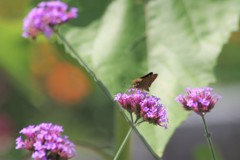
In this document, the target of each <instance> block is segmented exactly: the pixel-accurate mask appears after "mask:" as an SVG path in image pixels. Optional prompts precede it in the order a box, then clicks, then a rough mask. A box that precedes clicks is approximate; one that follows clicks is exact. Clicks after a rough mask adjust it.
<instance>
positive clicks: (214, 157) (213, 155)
mask: <svg viewBox="0 0 240 160" xmlns="http://www.w3.org/2000/svg"><path fill="white" fill-rule="evenodd" d="M201 117H202V121H203V125H204V129H205V133H206V138H207V141H208V146H209V149H210V152H211V154H212V159H213V160H216V156H215V153H214V149H213V144H212V139H211V134H210V133H209V131H208V127H207V124H206V121H205V117H204V115H201Z"/></svg>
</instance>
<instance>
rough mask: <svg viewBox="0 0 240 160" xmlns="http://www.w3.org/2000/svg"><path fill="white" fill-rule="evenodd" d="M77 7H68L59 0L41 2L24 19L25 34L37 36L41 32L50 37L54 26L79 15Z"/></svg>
mask: <svg viewBox="0 0 240 160" xmlns="http://www.w3.org/2000/svg"><path fill="white" fill-rule="evenodd" d="M77 12H78V10H77V8H70V9H69V8H68V5H67V4H66V3H63V2H61V1H59V0H54V1H49V2H40V3H39V4H38V5H37V7H35V8H33V9H32V10H31V11H30V12H29V14H28V15H27V16H26V17H25V19H24V24H23V30H24V31H23V36H24V37H26V38H28V37H31V38H33V39H34V38H36V37H37V36H38V35H39V34H40V33H43V34H45V35H46V36H47V37H50V36H51V35H52V33H53V29H54V26H56V25H59V24H62V23H65V22H67V21H68V20H70V19H73V18H76V17H77Z"/></svg>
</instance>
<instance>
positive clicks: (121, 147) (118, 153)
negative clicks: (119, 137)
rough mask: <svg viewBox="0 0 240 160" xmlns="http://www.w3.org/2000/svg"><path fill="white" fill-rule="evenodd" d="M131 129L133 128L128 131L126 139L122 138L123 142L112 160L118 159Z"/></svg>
mask: <svg viewBox="0 0 240 160" xmlns="http://www.w3.org/2000/svg"><path fill="white" fill-rule="evenodd" d="M133 128H134V127H133V126H132V127H131V128H130V129H129V130H128V133H127V135H126V137H125V138H124V140H123V142H122V144H121V146H120V147H119V149H118V151H117V153H116V155H115V156H114V158H113V160H117V159H118V157H119V155H120V153H121V151H122V150H123V147H124V145H125V144H126V142H127V140H128V138H129V136H130V135H131V132H132V130H133Z"/></svg>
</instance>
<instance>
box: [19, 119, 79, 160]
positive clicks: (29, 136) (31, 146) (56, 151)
mask: <svg viewBox="0 0 240 160" xmlns="http://www.w3.org/2000/svg"><path fill="white" fill-rule="evenodd" d="M61 132H63V127H61V126H59V125H53V124H51V123H42V124H40V125H36V126H35V125H30V126H28V127H26V128H23V129H22V130H21V131H20V133H21V134H23V135H24V136H20V137H18V138H17V139H16V149H26V150H29V151H32V152H33V153H32V158H33V159H34V160H58V159H65V160H67V159H69V158H72V157H74V156H75V155H76V151H75V149H74V144H73V143H72V142H71V141H69V140H68V137H67V136H61Z"/></svg>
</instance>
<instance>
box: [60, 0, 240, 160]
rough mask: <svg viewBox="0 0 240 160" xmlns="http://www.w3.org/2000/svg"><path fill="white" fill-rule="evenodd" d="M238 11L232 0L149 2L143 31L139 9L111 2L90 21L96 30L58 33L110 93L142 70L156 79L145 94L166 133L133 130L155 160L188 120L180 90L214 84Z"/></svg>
mask: <svg viewBox="0 0 240 160" xmlns="http://www.w3.org/2000/svg"><path fill="white" fill-rule="evenodd" d="M238 6H239V4H238V3H237V1H236V3H234V2H232V1H211V0H204V1H195V0H182V1H179V0H172V1H165V0H157V1H154V0H152V1H149V2H148V3H147V4H146V6H145V7H146V8H145V18H146V31H145V25H144V14H143V6H142V5H141V4H138V3H137V2H135V1H130V0H116V1H113V2H112V3H111V5H110V6H109V7H108V8H107V10H106V12H105V14H104V16H103V18H102V19H101V22H96V24H97V23H99V26H98V25H95V24H92V25H90V26H89V27H86V28H81V29H75V30H71V28H70V27H68V28H65V29H66V30H65V31H64V34H65V36H66V37H67V38H68V41H70V43H72V44H73V45H74V48H75V49H76V50H77V51H78V53H79V55H80V56H81V57H83V59H85V60H86V62H87V63H88V65H90V66H91V68H92V69H93V70H94V72H95V73H96V75H97V76H98V77H99V78H100V80H101V81H103V82H104V84H105V85H106V86H107V87H108V89H109V90H110V91H111V93H112V94H115V93H117V92H122V91H125V90H126V88H128V87H130V85H131V80H132V79H134V78H136V77H138V76H141V75H144V74H146V72H147V70H150V71H153V72H156V73H158V74H159V77H158V79H157V81H156V82H155V83H154V84H153V87H152V88H153V89H152V90H151V91H152V93H154V94H155V95H156V96H159V97H161V98H162V101H163V103H164V104H165V105H166V106H167V107H168V115H169V121H170V124H169V129H168V130H163V129H162V128H161V127H157V126H156V127H155V126H153V125H149V124H143V125H141V126H140V128H139V131H140V133H141V135H142V137H143V138H144V139H145V141H146V142H147V144H148V145H149V146H150V147H151V148H152V150H153V152H154V153H156V154H157V155H158V156H160V157H161V156H162V154H163V151H164V148H165V146H166V144H167V142H168V140H169V138H170V137H171V135H172V134H173V133H174V130H175V129H176V128H177V127H178V126H179V125H180V124H181V123H182V121H183V120H185V119H186V117H187V115H188V113H187V112H185V111H184V110H183V109H182V108H181V107H180V106H178V105H177V103H176V102H175V101H174V98H175V97H176V96H177V95H178V94H179V93H180V92H183V91H184V90H183V89H184V88H185V87H188V86H190V87H200V86H204V85H208V84H209V83H211V82H214V80H215V79H214V76H213V68H214V66H215V65H216V59H217V56H218V54H219V52H220V51H221V47H222V46H223V44H224V43H225V42H226V41H227V39H228V37H229V33H230V32H231V31H233V30H236V29H237V24H238V23H237V22H238V13H239V10H238V8H237V7H238ZM145 32H146V33H145ZM90 33H91V34H90ZM145 34H146V39H147V49H148V54H146V48H145V40H144V38H143V37H145ZM80 37H82V38H80ZM84 39H86V40H87V41H85V40H84ZM77 41H78V43H76V42H77ZM136 44H137V45H136ZM133 46H135V47H133ZM85 47H86V49H84V48H85ZM132 48H133V49H132ZM147 63H148V69H147V67H146V65H147ZM124 83H126V84H124Z"/></svg>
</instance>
